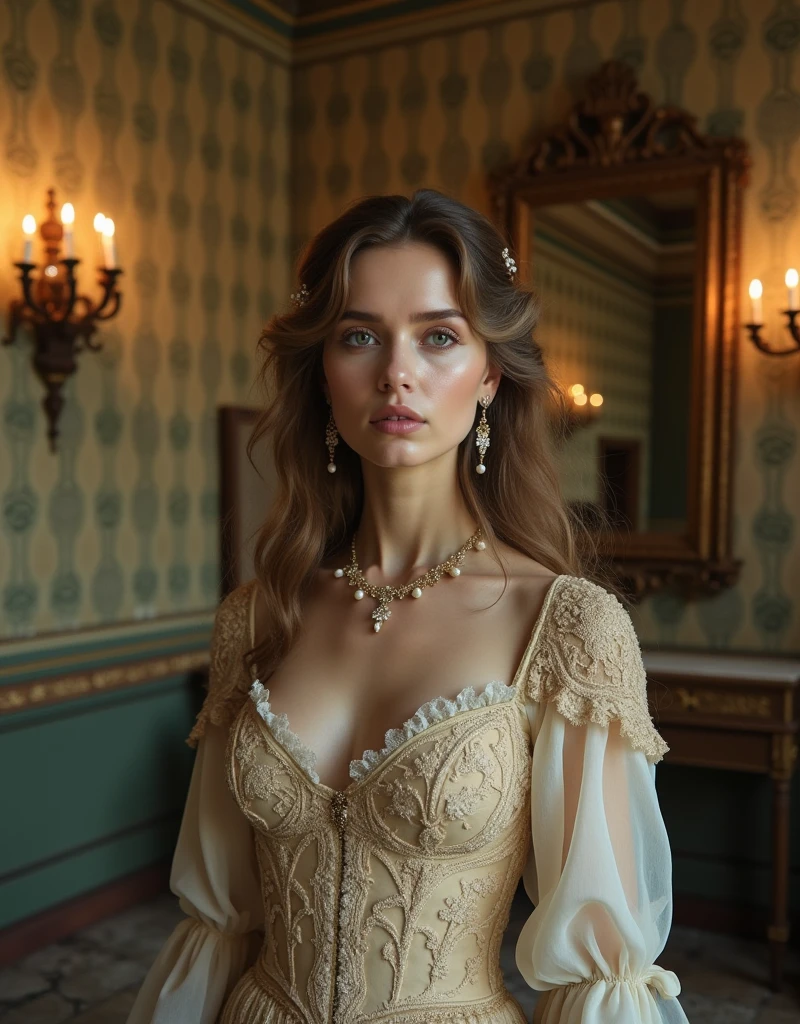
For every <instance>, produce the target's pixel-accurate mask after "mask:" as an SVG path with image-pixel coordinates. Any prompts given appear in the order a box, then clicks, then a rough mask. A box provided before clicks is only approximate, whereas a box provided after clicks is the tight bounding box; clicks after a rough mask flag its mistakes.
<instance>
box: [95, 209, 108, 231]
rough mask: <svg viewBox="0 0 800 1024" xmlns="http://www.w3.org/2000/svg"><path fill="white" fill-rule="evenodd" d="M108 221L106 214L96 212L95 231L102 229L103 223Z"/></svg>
mask: <svg viewBox="0 0 800 1024" xmlns="http://www.w3.org/2000/svg"><path fill="white" fill-rule="evenodd" d="M105 222H106V215H105V214H104V213H96V214H95V215H94V229H95V231H102V230H103V225H104V224H105Z"/></svg>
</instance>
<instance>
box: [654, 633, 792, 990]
mask: <svg viewBox="0 0 800 1024" xmlns="http://www.w3.org/2000/svg"><path fill="white" fill-rule="evenodd" d="M642 656H643V658H644V664H645V668H646V670H647V676H648V696H649V698H650V706H651V708H652V711H653V717H654V719H655V721H656V724H657V727H658V730H659V732H660V733H661V734H662V735H663V737H664V739H665V740H666V742H667V743H668V744H669V746H670V751H669V753H668V754H667V760H668V761H669V763H670V764H685V765H692V766H695V767H704V768H728V769H732V770H735V771H742V772H759V773H764V774H767V775H769V776H770V778H771V779H772V794H773V797H772V907H771V923H770V925H769V927H768V929H767V938H768V940H769V945H770V959H771V982H772V988H773V990H774V991H776V992H778V991H780V989H781V986H782V981H783V965H784V956H785V952H786V943H787V942H788V939H789V917H788V899H789V795H790V788H791V780H792V774H793V772H794V768H795V764H796V761H797V743H798V729H799V727H800V723H799V722H798V715H799V714H800V698H798V689H799V688H800V659H796V658H775V657H772V656H771V655H764V656H763V657H759V656H755V655H737V654H735V653H732V654H715V653H692V652H688V651H658V652H656V651H643V652H642ZM665 688H666V689H665Z"/></svg>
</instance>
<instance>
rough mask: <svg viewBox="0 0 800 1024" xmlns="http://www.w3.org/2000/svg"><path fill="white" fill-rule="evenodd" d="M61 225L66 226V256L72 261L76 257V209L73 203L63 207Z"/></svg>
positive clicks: (65, 204)
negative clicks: (74, 230) (73, 226)
mask: <svg viewBox="0 0 800 1024" xmlns="http://www.w3.org/2000/svg"><path fill="white" fill-rule="evenodd" d="M61 223H62V224H63V225H64V256H65V257H66V258H67V259H72V258H73V257H74V256H75V241H74V239H73V236H72V225H73V224H74V223H75V207H74V206H73V205H72V203H64V205H63V206H62V207H61Z"/></svg>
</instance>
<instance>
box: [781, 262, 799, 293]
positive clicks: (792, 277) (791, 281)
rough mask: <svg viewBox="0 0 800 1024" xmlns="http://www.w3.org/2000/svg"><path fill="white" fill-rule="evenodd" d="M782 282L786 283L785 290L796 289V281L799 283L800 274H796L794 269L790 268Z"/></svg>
mask: <svg viewBox="0 0 800 1024" xmlns="http://www.w3.org/2000/svg"><path fill="white" fill-rule="evenodd" d="M784 280H785V281H786V287H787V288H796V287H797V283H798V281H800V274H798V273H797V271H796V270H795V269H794V267H790V268H789V269H788V270H787V271H786V277H785V278H784Z"/></svg>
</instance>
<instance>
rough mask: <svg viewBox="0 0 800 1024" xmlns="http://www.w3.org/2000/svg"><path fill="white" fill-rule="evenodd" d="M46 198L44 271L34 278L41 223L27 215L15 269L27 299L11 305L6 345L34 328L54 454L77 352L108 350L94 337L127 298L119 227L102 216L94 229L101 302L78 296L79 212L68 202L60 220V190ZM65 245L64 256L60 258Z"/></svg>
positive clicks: (51, 191) (50, 191) (36, 365)
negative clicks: (120, 282)
mask: <svg viewBox="0 0 800 1024" xmlns="http://www.w3.org/2000/svg"><path fill="white" fill-rule="evenodd" d="M47 195H48V199H47V203H46V204H45V205H46V207H47V210H48V212H49V216H48V217H47V219H46V220H45V221H43V223H42V225H41V228H40V234H41V237H42V240H43V242H44V251H45V263H44V267H43V269H42V272H41V274H40V275H39V276H38V278H36V279H34V271H35V270H36V269H37V264H35V263H34V262H33V236H34V234H35V233H36V220H35V218H34V217H33V215H32V214H28V215H27V216H26V217H25V218H24V220H23V222H22V230H23V233H24V236H25V237H24V243H23V257H22V261H21V262H19V263H15V264H14V266H15V267H17V268H18V270H19V272H20V276H19V281H20V284H21V286H22V298H21V299H12V301H11V304H10V307H9V316H8V335H7V337H5V338H4V339H3V344H4V345H11V344H13V341H14V338H15V336H16V332H17V329H18V328H19V327H21V326H22V325H23V324H24V325H27V326H28V327H30V329H31V331H32V333H33V338H34V351H33V367H34V370H35V371H36V374H37V375H38V376H39V378H40V379H41V381H42V383H43V384H44V386H45V390H46V394H45V397H44V398H43V400H42V406H43V408H44V411H45V414H46V416H47V422H48V430H47V436H48V438H49V439H50V450H51V451H52V452H55V451H56V440H57V438H58V419H59V416H60V414H61V410H62V408H63V406H64V399H63V397H62V393H61V389H62V387H63V385H64V382H65V381H66V380H67V378H68V377H69V376H71V374H73V373H74V372H75V371H76V369H77V364H76V362H75V356H76V355H77V353H79V352H81V351H83V349H84V348H88V349H91V350H92V351H93V352H98V351H99V350H100V349H101V348H102V347H103V346H102V344H99V343H98V342H97V341H96V340H93V335H94V334H95V332H96V331H97V328H98V325H99V323H101V322H103V321H105V320H110V319H111V318H112V317H114V316H116V314H117V313H118V311H119V307H120V302H121V298H122V297H121V295H120V293H119V291H118V290H117V278H118V277H119V275H120V274H121V273H122V270H121V268H120V267H118V266H117V253H116V245H115V240H114V222H113V221H112V220H111V218H109V217H105V216H104V215H103V214H102V213H98V214H97V216H96V217H95V219H94V227H95V230H96V231H97V232H98V234H99V235H100V240H101V243H102V246H103V255H104V264H105V266H103V267H99V268H98V273H99V278H98V283H99V285H100V288H101V289H102V295H101V298H100V301H99V302H97V303H94V302H92V300H91V299H89V298H88V297H87V296H85V295H79V294H78V282H77V279H76V277H75V268H76V267H77V266H78V264H79V263H80V260H79V259H76V258H75V242H74V237H73V225H74V223H75V210H74V208H73V206H72V203H65V204H64V205H63V206H62V207H61V220H60V221H59V220H57V219H56V216H55V207H56V203H55V189H52V188H50V189H48V190H47ZM62 243H63V249H64V256H63V257H61V256H60V253H61V248H62Z"/></svg>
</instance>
